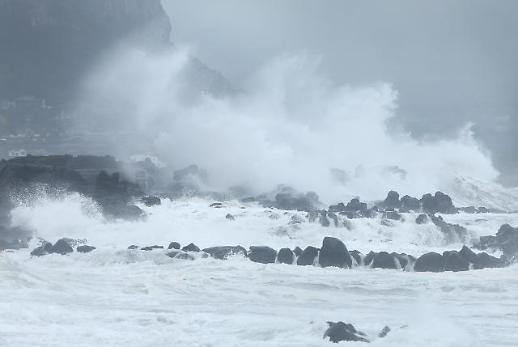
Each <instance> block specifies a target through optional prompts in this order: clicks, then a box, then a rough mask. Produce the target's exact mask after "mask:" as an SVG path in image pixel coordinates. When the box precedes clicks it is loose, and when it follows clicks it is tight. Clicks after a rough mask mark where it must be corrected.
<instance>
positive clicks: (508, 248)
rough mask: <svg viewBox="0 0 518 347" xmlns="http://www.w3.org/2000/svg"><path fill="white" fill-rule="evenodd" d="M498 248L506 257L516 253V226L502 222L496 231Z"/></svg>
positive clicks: (517, 242) (517, 241) (517, 247)
mask: <svg viewBox="0 0 518 347" xmlns="http://www.w3.org/2000/svg"><path fill="white" fill-rule="evenodd" d="M496 239H497V241H498V246H499V248H500V249H501V250H502V251H503V252H504V255H506V256H508V257H512V256H515V255H516V254H518V228H513V227H512V226H510V225H509V224H504V225H502V226H501V227H500V229H498V232H497V233H496Z"/></svg>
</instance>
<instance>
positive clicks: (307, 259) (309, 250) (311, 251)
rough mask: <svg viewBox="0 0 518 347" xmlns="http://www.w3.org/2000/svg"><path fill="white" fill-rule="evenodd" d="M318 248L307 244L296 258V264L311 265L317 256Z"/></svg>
mask: <svg viewBox="0 0 518 347" xmlns="http://www.w3.org/2000/svg"><path fill="white" fill-rule="evenodd" d="M318 251H319V249H318V248H316V247H313V246H308V247H306V248H305V249H304V251H303V252H302V254H301V255H300V256H299V257H298V259H297V265H313V263H314V262H315V259H316V258H317V257H318Z"/></svg>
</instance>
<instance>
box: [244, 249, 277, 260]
mask: <svg viewBox="0 0 518 347" xmlns="http://www.w3.org/2000/svg"><path fill="white" fill-rule="evenodd" d="M276 257H277V251H276V250H274V249H273V248H270V247H266V246H251V247H250V251H249V252H248V258H249V259H250V260H251V261H253V262H255V263H261V264H272V263H275V258H276Z"/></svg>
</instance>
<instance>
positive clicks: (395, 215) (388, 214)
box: [383, 211, 401, 220]
mask: <svg viewBox="0 0 518 347" xmlns="http://www.w3.org/2000/svg"><path fill="white" fill-rule="evenodd" d="M383 218H386V219H390V220H401V215H400V214H399V213H397V212H396V211H387V212H385V213H383Z"/></svg>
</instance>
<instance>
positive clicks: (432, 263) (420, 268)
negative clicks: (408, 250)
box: [414, 252, 444, 272]
mask: <svg viewBox="0 0 518 347" xmlns="http://www.w3.org/2000/svg"><path fill="white" fill-rule="evenodd" d="M414 270H415V271H417V272H441V271H444V258H443V256H442V255H440V254H439V253H435V252H430V253H426V254H423V255H422V256H420V257H419V258H417V260H416V262H415V265H414Z"/></svg>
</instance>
